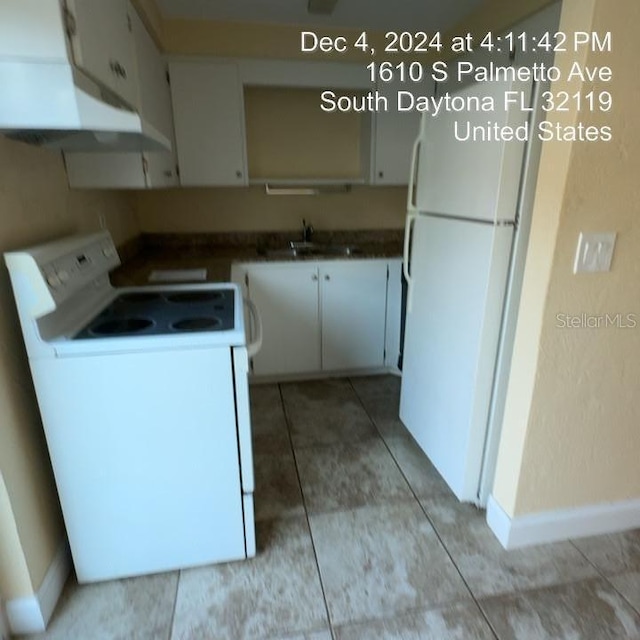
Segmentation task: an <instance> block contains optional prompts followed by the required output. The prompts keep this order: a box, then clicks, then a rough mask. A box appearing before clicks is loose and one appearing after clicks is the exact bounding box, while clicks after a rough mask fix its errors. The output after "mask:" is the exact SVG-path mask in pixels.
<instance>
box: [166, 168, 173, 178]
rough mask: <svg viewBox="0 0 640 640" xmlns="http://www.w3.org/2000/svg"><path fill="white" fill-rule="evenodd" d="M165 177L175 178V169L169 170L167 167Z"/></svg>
mask: <svg viewBox="0 0 640 640" xmlns="http://www.w3.org/2000/svg"><path fill="white" fill-rule="evenodd" d="M164 177H165V178H173V171H169V169H167V170H166V171H165V172H164Z"/></svg>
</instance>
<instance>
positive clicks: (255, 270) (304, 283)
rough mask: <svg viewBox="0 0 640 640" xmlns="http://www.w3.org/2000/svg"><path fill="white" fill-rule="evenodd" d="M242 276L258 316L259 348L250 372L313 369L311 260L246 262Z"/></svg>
mask: <svg viewBox="0 0 640 640" xmlns="http://www.w3.org/2000/svg"><path fill="white" fill-rule="evenodd" d="M245 275H246V279H245V286H246V287H247V290H248V294H249V298H250V300H251V301H252V302H253V303H254V304H255V305H256V306H257V307H258V310H259V312H260V317H261V318H262V331H263V342H262V349H261V350H260V353H258V355H257V356H255V357H254V358H253V373H254V374H255V375H259V376H260V375H286V374H293V373H309V372H313V371H319V370H320V314H319V313H318V309H319V306H318V304H319V302H318V267H317V265H315V264H309V263H298V264H255V265H248V266H247V267H246V270H245ZM247 282H248V284H247Z"/></svg>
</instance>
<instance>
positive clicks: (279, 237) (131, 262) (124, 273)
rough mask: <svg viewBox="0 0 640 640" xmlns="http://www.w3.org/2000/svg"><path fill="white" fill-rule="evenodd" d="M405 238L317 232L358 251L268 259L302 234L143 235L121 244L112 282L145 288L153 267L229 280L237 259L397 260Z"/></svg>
mask: <svg viewBox="0 0 640 640" xmlns="http://www.w3.org/2000/svg"><path fill="white" fill-rule="evenodd" d="M402 237H403V231H402V230H401V229H398V230H396V229H392V230H363V231H335V232H327V231H317V232H316V233H315V234H314V236H313V242H314V243H317V244H326V245H348V246H351V247H356V248H357V252H356V253H355V254H354V255H351V256H336V255H318V254H313V255H310V256H304V257H296V258H286V257H285V258H283V257H282V256H279V257H268V256H267V255H266V252H267V251H273V250H278V249H285V248H286V247H287V246H288V245H289V242H290V241H300V240H301V238H300V234H299V233H296V232H291V233H271V232H269V233H215V234H213V233H212V234H142V235H141V236H139V237H138V238H136V240H135V241H133V242H131V243H129V244H127V245H125V246H124V247H120V248H119V252H120V256H121V258H122V265H121V266H120V267H119V268H118V269H116V270H115V271H113V272H112V274H111V281H112V282H113V284H114V285H115V286H117V287H127V286H140V285H145V284H149V276H150V275H151V272H152V271H153V270H158V269H171V270H173V269H202V268H205V269H206V270H207V281H208V282H228V281H229V280H230V278H231V265H232V264H233V263H236V262H265V261H269V262H275V261H283V260H291V261H300V260H336V259H340V260H351V259H356V260H357V259H362V258H392V257H393V258H395V257H399V256H401V255H402Z"/></svg>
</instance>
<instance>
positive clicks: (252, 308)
mask: <svg viewBox="0 0 640 640" xmlns="http://www.w3.org/2000/svg"><path fill="white" fill-rule="evenodd" d="M244 304H245V306H246V307H247V309H248V310H249V315H250V316H251V321H252V325H253V329H254V330H255V333H256V336H255V338H254V339H253V340H252V341H251V342H250V343H249V344H248V345H247V355H248V356H249V357H250V358H253V357H254V356H255V355H256V354H257V353H258V352H259V351H260V349H261V348H262V318H261V317H260V312H259V311H258V307H256V305H255V304H253V302H251V300H249V299H248V298H244ZM252 333H253V332H252Z"/></svg>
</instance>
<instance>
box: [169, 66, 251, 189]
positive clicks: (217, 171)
mask: <svg viewBox="0 0 640 640" xmlns="http://www.w3.org/2000/svg"><path fill="white" fill-rule="evenodd" d="M169 70H170V74H171V98H172V101H173V114H174V122H175V132H176V145H177V151H178V164H179V166H180V184H182V185H183V186H189V187H195V186H242V185H246V184H248V178H247V170H246V150H245V136H244V107H243V98H242V85H241V83H240V79H239V76H238V69H237V66H236V64H235V63H232V62H228V63H227V62H172V63H170V65H169Z"/></svg>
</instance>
